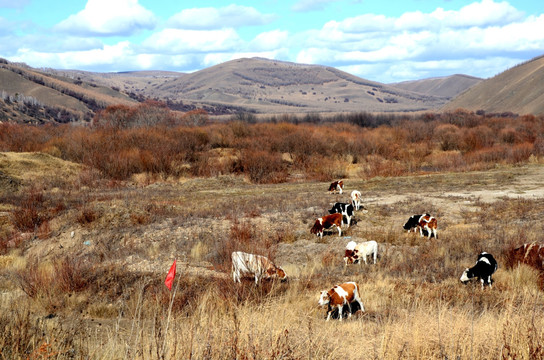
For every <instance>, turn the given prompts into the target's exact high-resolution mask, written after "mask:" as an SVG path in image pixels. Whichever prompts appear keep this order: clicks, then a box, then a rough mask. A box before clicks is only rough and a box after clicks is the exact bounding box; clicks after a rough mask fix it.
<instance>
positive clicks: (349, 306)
mask: <svg viewBox="0 0 544 360" xmlns="http://www.w3.org/2000/svg"><path fill="white" fill-rule="evenodd" d="M348 309H349V314H348V318H350V319H351V315H352V314H351V303H349V302H348Z"/></svg>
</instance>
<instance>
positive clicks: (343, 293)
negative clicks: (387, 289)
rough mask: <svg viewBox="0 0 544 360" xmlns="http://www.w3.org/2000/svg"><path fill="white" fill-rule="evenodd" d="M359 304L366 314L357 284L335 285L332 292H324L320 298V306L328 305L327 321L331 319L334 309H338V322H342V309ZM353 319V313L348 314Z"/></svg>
mask: <svg viewBox="0 0 544 360" xmlns="http://www.w3.org/2000/svg"><path fill="white" fill-rule="evenodd" d="M353 302H357V303H358V304H359V306H360V307H361V311H362V312H365V308H364V306H363V302H362V301H361V295H360V294H359V285H357V283H356V282H347V283H343V284H340V285H335V286H334V287H333V288H332V289H330V290H328V291H327V290H323V291H322V292H321V295H320V296H319V301H318V304H319V305H320V306H325V305H328V309H327V321H329V319H330V318H331V314H332V312H333V311H334V309H335V308H336V309H338V320H339V321H342V308H343V307H344V305H348V306H350V307H351V303H353ZM348 316H349V317H351V311H350V312H349V313H348Z"/></svg>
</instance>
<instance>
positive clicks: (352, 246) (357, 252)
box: [344, 240, 378, 266]
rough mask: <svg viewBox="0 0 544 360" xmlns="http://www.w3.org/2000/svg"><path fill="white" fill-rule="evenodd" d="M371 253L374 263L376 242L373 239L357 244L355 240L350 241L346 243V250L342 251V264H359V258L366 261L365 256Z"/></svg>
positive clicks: (376, 255)
mask: <svg viewBox="0 0 544 360" xmlns="http://www.w3.org/2000/svg"><path fill="white" fill-rule="evenodd" d="M369 255H372V258H373V259H374V264H376V259H377V257H378V243H377V242H376V241H374V240H370V241H365V242H362V243H359V244H357V243H356V242H355V241H350V242H348V243H347V245H346V251H345V253H344V266H347V265H348V264H355V263H356V262H359V264H361V259H363V261H364V262H365V264H368V263H367V257H368V256H369Z"/></svg>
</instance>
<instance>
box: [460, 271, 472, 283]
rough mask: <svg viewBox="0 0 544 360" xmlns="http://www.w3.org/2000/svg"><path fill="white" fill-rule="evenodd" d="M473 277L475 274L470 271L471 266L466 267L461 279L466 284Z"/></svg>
mask: <svg viewBox="0 0 544 360" xmlns="http://www.w3.org/2000/svg"><path fill="white" fill-rule="evenodd" d="M473 277H474V274H473V273H472V271H470V269H469V268H466V269H465V271H463V274H461V278H460V279H459V280H460V281H461V282H462V283H463V284H465V285H466V284H467V283H468V282H469V281H470V279H472V278H473Z"/></svg>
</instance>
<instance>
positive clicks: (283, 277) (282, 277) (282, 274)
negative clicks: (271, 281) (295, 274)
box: [276, 267, 287, 281]
mask: <svg viewBox="0 0 544 360" xmlns="http://www.w3.org/2000/svg"><path fill="white" fill-rule="evenodd" d="M276 276H277V277H279V278H280V280H281V281H287V274H286V273H285V271H284V270H283V269H282V268H280V267H277V268H276Z"/></svg>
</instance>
